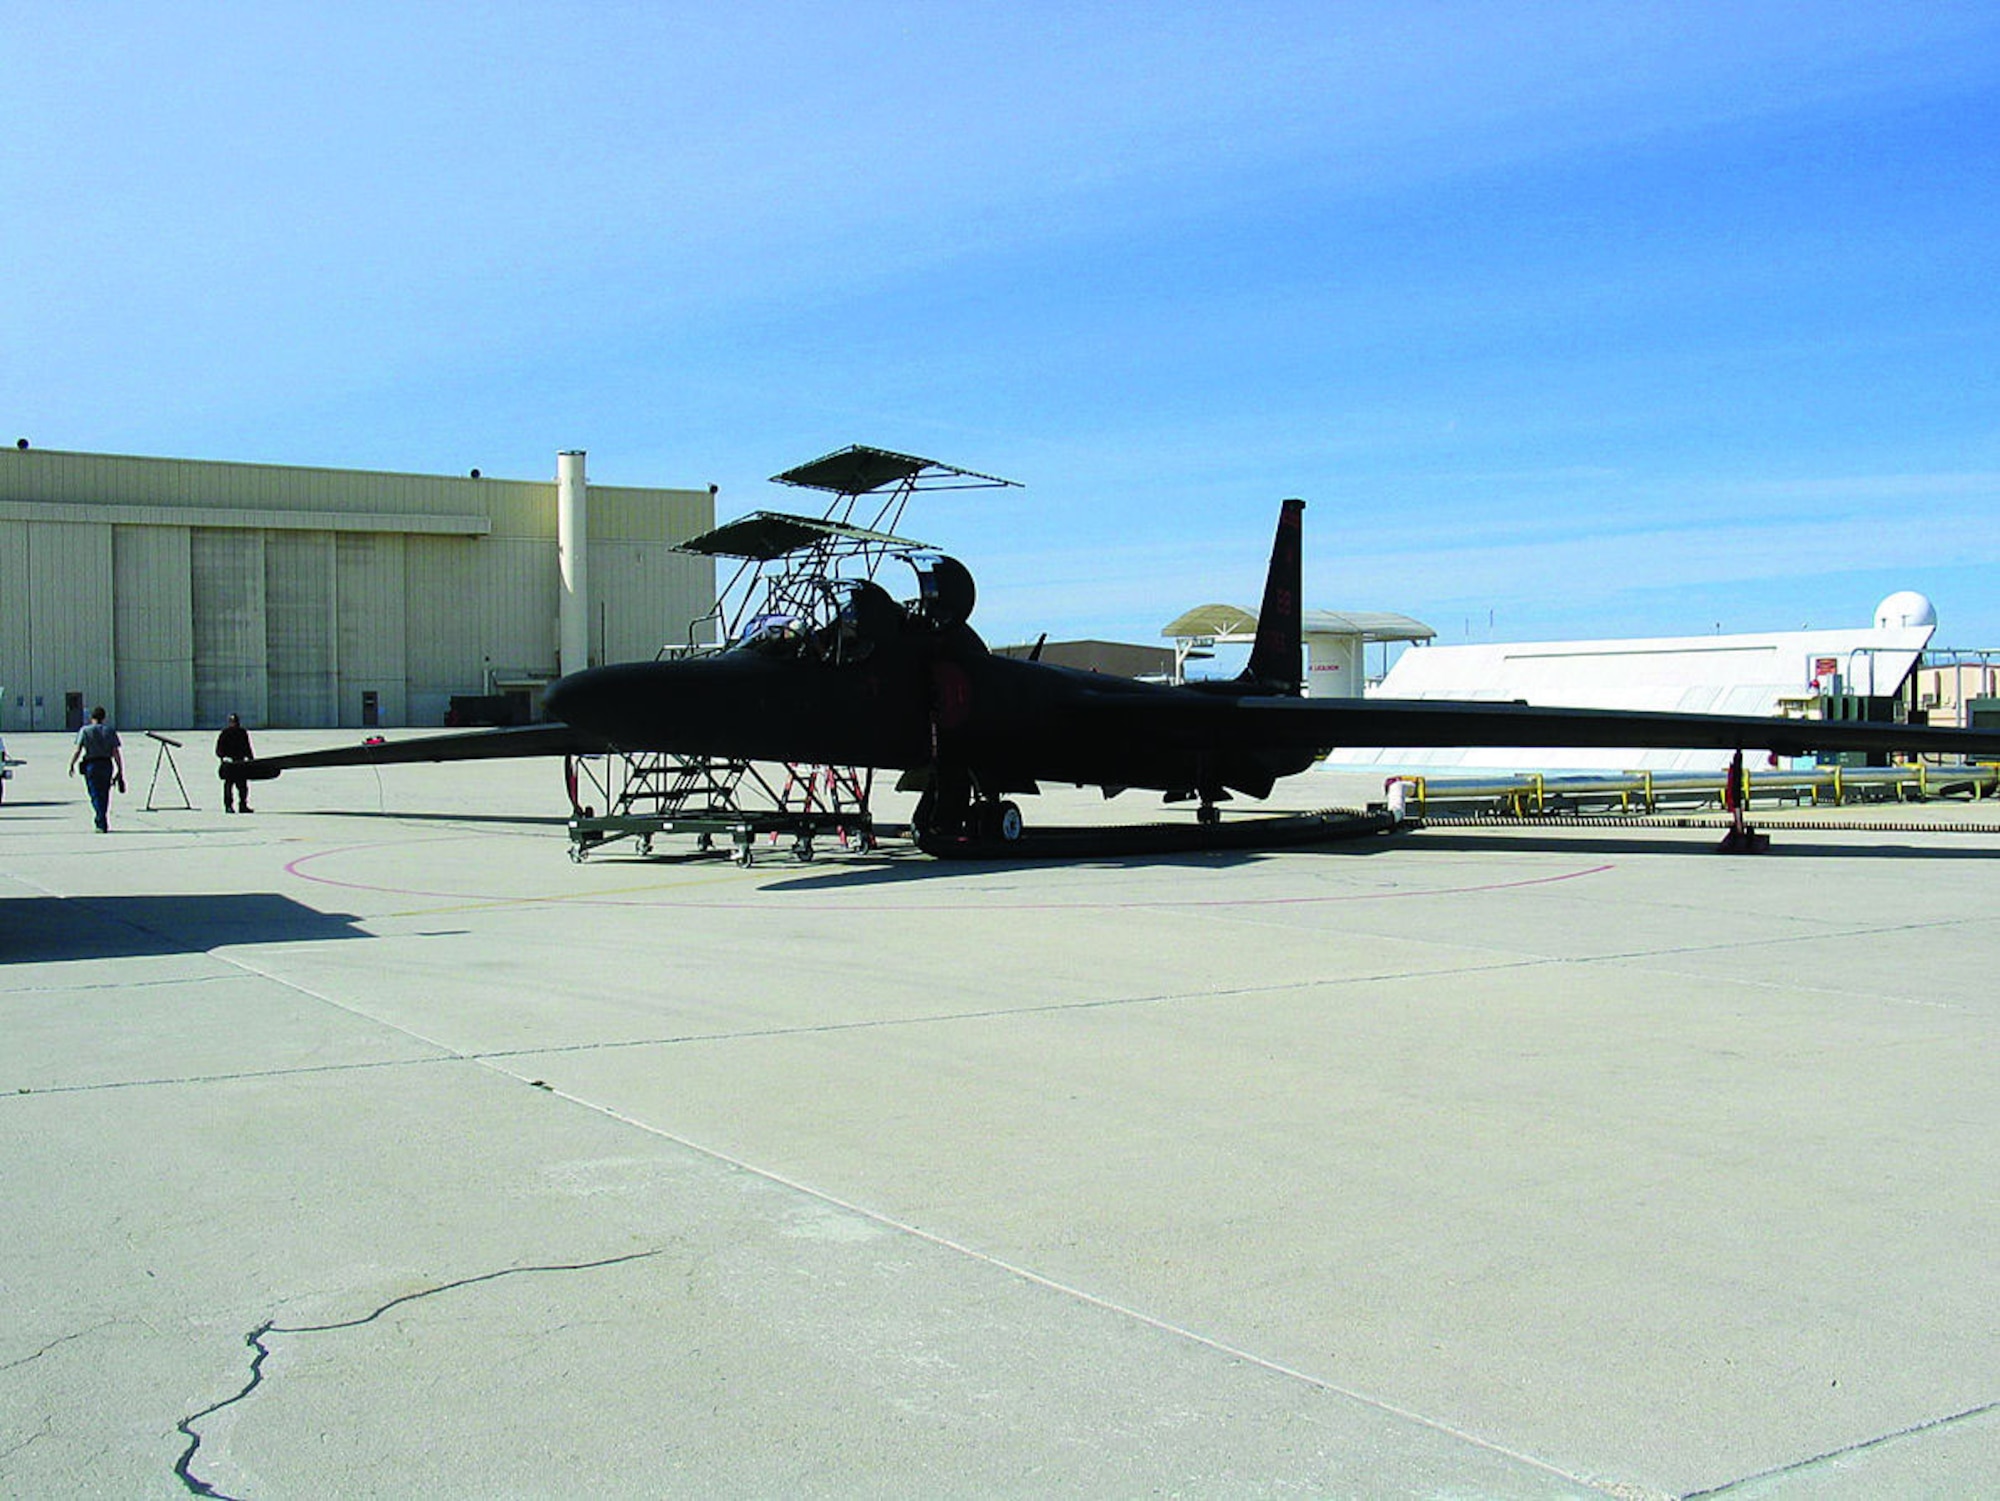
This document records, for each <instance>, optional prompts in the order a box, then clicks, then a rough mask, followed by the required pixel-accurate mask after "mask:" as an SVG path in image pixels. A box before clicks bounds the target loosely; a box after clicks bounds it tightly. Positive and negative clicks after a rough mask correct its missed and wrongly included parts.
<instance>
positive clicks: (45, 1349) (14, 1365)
mask: <svg viewBox="0 0 2000 1501" xmlns="http://www.w3.org/2000/svg"><path fill="white" fill-rule="evenodd" d="M117 1322H118V1320H117V1319H105V1320H104V1321H103V1322H101V1323H97V1324H92V1325H91V1326H90V1327H89V1328H88V1329H78V1330H76V1331H74V1332H73V1333H70V1334H65V1335H62V1336H61V1337H60V1338H57V1339H52V1340H50V1341H49V1342H48V1343H47V1344H46V1345H43V1346H42V1347H41V1349H39V1350H36V1351H35V1352H33V1353H32V1354H29V1355H23V1356H21V1357H20V1359H18V1360H10V1361H8V1362H7V1363H6V1364H5V1365H0V1371H12V1370H18V1369H19V1368H20V1367H22V1366H24V1365H28V1364H30V1363H32V1362H34V1361H37V1360H40V1359H41V1358H42V1357H43V1356H44V1355H46V1354H48V1353H49V1351H51V1350H54V1349H57V1348H59V1347H60V1346H63V1345H66V1344H68V1343H69V1342H70V1341H71V1340H73V1339H82V1338H83V1337H84V1336H85V1335H87V1334H95V1333H97V1331H98V1330H100V1329H109V1328H110V1327H111V1326H112V1325H113V1324H115V1323H117Z"/></svg>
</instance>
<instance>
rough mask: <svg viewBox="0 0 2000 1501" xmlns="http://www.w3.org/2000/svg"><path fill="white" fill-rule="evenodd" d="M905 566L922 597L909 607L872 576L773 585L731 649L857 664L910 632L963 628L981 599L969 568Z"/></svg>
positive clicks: (916, 561)
mask: <svg viewBox="0 0 2000 1501" xmlns="http://www.w3.org/2000/svg"><path fill="white" fill-rule="evenodd" d="M905 561H906V562H908V563H909V565H910V567H911V569H912V570H913V571H914V572H915V573H916V575H917V586H918V595H917V598H915V599H913V600H911V601H909V602H908V603H907V604H898V603H897V602H896V601H895V599H894V598H892V597H891V595H890V594H889V591H888V590H886V589H884V588H883V587H882V586H881V585H880V584H877V583H875V582H874V581H873V580H871V579H851V578H828V577H823V576H818V575H812V576H805V577H800V576H790V577H787V578H786V579H784V580H783V581H782V587H781V588H779V587H774V588H773V590H772V592H771V596H770V598H769V599H767V600H766V602H765V604H766V607H765V609H764V610H763V611H762V612H761V613H759V614H756V615H752V616H751V617H750V618H749V619H748V620H747V621H745V622H744V625H743V628H742V629H741V630H740V631H739V632H738V633H737V636H736V639H735V640H734V641H733V642H731V643H730V646H729V650H731V651H747V652H756V653H758V654H759V655H762V656H772V657H802V658H808V659H810V660H814V661H820V662H826V663H832V664H839V663H847V662H859V661H863V660H865V659H866V658H867V657H869V656H870V655H872V654H873V653H874V651H875V650H876V648H877V647H878V646H880V645H881V644H882V643H883V642H885V641H889V640H892V639H894V638H895V637H897V636H899V635H902V634H904V633H905V632H908V631H913V630H924V631H943V630H950V629H952V628H954V627H957V626H960V625H963V624H964V623H965V620H966V617H967V616H969V615H970V614H971V613H972V605H973V600H974V598H975V594H976V591H975V589H974V586H973V582H972V574H971V572H970V571H969V570H968V569H967V568H966V566H965V565H964V564H963V563H960V562H959V561H958V560H957V559H955V558H948V557H945V556H943V555H942V554H938V555H934V556H925V557H908V558H906V559H905Z"/></svg>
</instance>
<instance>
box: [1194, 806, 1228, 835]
mask: <svg viewBox="0 0 2000 1501" xmlns="http://www.w3.org/2000/svg"><path fill="white" fill-rule="evenodd" d="M1194 821H1195V822H1196V823H1198V824H1200V825H1201V826H1202V827H1203V828H1204V829H1212V828H1214V827H1215V826H1216V825H1217V824H1219V823H1221V822H1222V810H1221V809H1220V808H1218V807H1216V806H1215V804H1214V803H1203V804H1202V805H1201V806H1200V807H1199V808H1197V809H1195V810H1194Z"/></svg>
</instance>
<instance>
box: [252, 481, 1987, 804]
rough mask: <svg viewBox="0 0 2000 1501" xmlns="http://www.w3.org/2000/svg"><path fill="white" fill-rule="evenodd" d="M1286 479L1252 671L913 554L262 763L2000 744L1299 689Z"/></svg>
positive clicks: (1133, 758) (1294, 759)
mask: <svg viewBox="0 0 2000 1501" xmlns="http://www.w3.org/2000/svg"><path fill="white" fill-rule="evenodd" d="M1304 509H1305V503H1304V502H1303V501H1299V500H1287V501H1286V502H1285V503H1284V505H1283V507H1282V509H1281V511H1280V514H1279V519H1278V528H1277V535H1276V538H1275V540H1274V542H1273V545H1272V552H1271V563H1270V571H1269V576H1268V578H1267V580H1266V583H1265V589H1264V605H1263V609H1262V610H1261V611H1260V612H1259V614H1258V627H1257V638H1256V641H1255V643H1254V644H1253V646H1252V649H1251V653H1250V662H1249V666H1248V667H1247V668H1246V669H1245V671H1244V672H1243V674H1242V675H1241V676H1239V677H1237V678H1234V679H1231V680H1228V681H1215V682H1199V683H1189V684H1184V685H1174V686H1170V685H1166V684H1158V683H1145V682H1139V681H1136V680H1133V679H1129V678H1121V677H1118V676H1115V675H1112V674H1100V673H1091V672H1082V671H1078V670H1076V669H1073V668H1066V667H1058V666H1054V665H1051V664H1047V663H1042V662H1037V661H1033V660H1020V659H1016V658H1008V657H997V656H994V655H993V654H992V653H991V652H989V651H988V650H987V649H986V645H985V643H984V642H983V641H981V640H980V638H979V635H978V633H977V632H975V631H974V630H973V629H972V627H971V626H970V625H969V624H968V623H967V617H968V616H969V615H970V614H971V611H972V605H973V598H974V593H973V582H972V576H971V574H970V573H968V572H967V571H966V570H965V568H964V567H963V566H962V565H960V564H959V563H957V562H955V561H954V560H952V559H950V558H942V557H934V558H930V559H927V560H920V559H917V558H911V559H910V561H911V563H912V566H913V567H915V568H916V569H917V573H918V581H919V584H920V586H921V589H920V597H919V598H918V599H916V600H915V601H913V602H911V603H910V604H907V605H904V604H899V603H897V602H896V601H895V600H894V599H893V598H891V597H890V595H889V594H888V593H887V591H885V590H884V589H882V588H881V587H880V586H879V585H877V584H875V583H874V582H872V581H868V580H827V581H824V582H825V589H824V592H825V594H826V597H827V598H828V599H829V600H830V601H832V602H833V605H834V608H832V609H830V610H829V611H828V613H827V614H826V616H825V618H824V619H822V620H820V621H819V622H818V623H814V622H812V621H802V620H794V619H789V618H768V619H763V620H760V621H757V622H754V623H753V624H754V626H755V628H754V629H752V630H750V631H746V632H745V633H744V635H743V637H742V639H740V640H738V641H737V642H736V643H735V644H733V645H731V646H730V647H729V648H727V649H726V650H722V651H719V652H714V653H710V654H707V655H703V656H696V657H689V658H684V659H680V660H667V661H657V662H628V663H622V664H618V665H612V666H605V667H595V668H591V669H589V670H587V671H583V672H578V673H572V674H570V675H569V676H567V677H564V678H562V679H561V680H560V681H558V682H556V683H554V684H553V685H551V686H550V688H549V690H548V692H547V694H546V696H545V698H544V705H545V707H546V709H547V711H548V713H549V714H550V715H551V716H553V718H554V719H556V720H557V721H559V723H556V724H551V725H544V726H537V727H535V728H533V729H529V730H500V731H477V732H472V733H467V734H461V735H444V736H437V737H433V738H430V739H422V740H414V741H405V742H400V743H398V744H395V745H380V744H378V745H373V746H362V747H352V748H343V749H340V750H333V751H317V752H309V753H306V754H303V755H297V756H282V757H277V758H273V759H270V760H266V761H261V762H251V763H249V767H248V771H249V774H250V775H251V776H275V775H277V774H278V773H279V772H281V771H284V770H287V769H291V768H294V767H304V766H327V765H340V764H359V763H368V762H381V761H418V760H426V761H440V760H460V759H476V758H484V757H491V756H507V755H545V754H576V753H579V752H587V751H604V750H615V751H621V752H626V753H634V754H637V753H645V752H665V753H671V754H677V755H682V756H707V757H716V758H736V759H744V760H753V761H787V762H794V763H800V762H804V763H811V764H815V765H830V766H856V767H861V766H866V767H875V768H879V769H885V770H894V771H899V772H902V773H904V774H905V783H906V785H910V786H913V787H918V788H921V789H922V790H923V793H924V795H923V797H922V799H921V800H920V802H919V804H918V808H917V813H916V818H915V822H916V824H917V827H918V832H919V833H920V834H925V835H931V836H940V837H944V838H946V839H949V838H952V837H955V836H957V835H959V834H961V833H965V832H968V831H971V830H975V829H991V828H995V827H1014V828H1018V816H1016V817H1014V818H1013V819H1012V820H1011V823H1010V822H1009V821H1007V820H1002V819H999V818H997V817H996V816H995V815H996V811H997V810H999V809H1002V808H1006V807H1009V806H1010V805H1007V804H1004V803H1002V802H1001V801H1000V800H1001V799H1002V798H1003V797H1005V796H1006V795H1007V794H1010V793H1019V792H1032V791H1034V790H1036V789H1037V787H1038V785H1039V784H1040V783H1042V782H1063V783H1077V784H1080V785H1086V786H1099V787H1103V788H1104V789H1105V790H1106V791H1107V792H1110V791H1117V790H1121V789H1124V788H1128V787H1142V788H1150V789H1154V790H1158V791H1161V792H1164V793H1166V794H1167V795H1168V796H1169V797H1181V798H1189V799H1198V800H1199V802H1200V814H1201V817H1202V818H1203V819H1204V820H1205V821H1207V820H1212V819H1213V818H1215V817H1216V810H1215V804H1216V803H1218V802H1220V801H1222V800H1224V799H1226V798H1227V797H1228V796H1229V795H1230V794H1231V793H1232V792H1240V793H1245V794H1248V795H1250V796H1253V797H1263V796H1265V795H1267V794H1268V793H1269V792H1270V790H1271V788H1272V786H1273V784H1274V783H1275V782H1277V781H1278V780H1279V779H1281V778H1283V777H1287V776H1291V775H1294V774H1296V773H1298V772H1300V771H1303V770H1305V769H1306V768H1307V767H1308V766H1310V765H1311V764H1312V763H1313V761H1314V760H1315V759H1317V758H1318V757H1320V756H1322V755H1324V754H1326V753H1327V752H1328V751H1329V750H1332V749H1334V748H1336V747H1339V746H1377V745H1409V746H1451V745H1478V746H1488V745H1519V746H1536V745H1592V746H1607V747H1609V746H1633V745H1654V746H1663V747H1684V748H1690V749H1720V750H1735V751H1752V750H1758V751H1773V752H1777V753H1780V754H1785V755H1803V754H1806V753H1809V752H1812V751H1816V750H1834V751H1869V752H1888V751H1900V752H1906V753H1919V754H1932V755H1942V756H1951V757H1957V758H1962V759H1968V760H1969V759H1975V758H1982V757H1984V758H1993V757H2000V732H1996V731H1991V730H1950V729H1933V728H1930V727H1927V726H1911V725H1898V724H1869V723H1855V722H1845V721H1842V722H1829V721H1823V720H1804V719H1781V718H1766V717H1760V716H1741V715H1710V714H1676V713H1649V712H1643V711H1629V710H1604V709H1574V708H1543V707H1537V706H1534V705H1530V704H1524V703H1489V702H1453V701H1445V700H1433V699H1425V700H1404V701H1396V700H1382V699H1307V698H1303V697H1301V696H1300V664H1301V658H1302V651H1301V642H1300V608H1299V596H1300V589H1299V583H1300V578H1299V574H1300V538H1301V530H1302V516H1303V512H1304Z"/></svg>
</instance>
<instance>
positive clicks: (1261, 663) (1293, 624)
mask: <svg viewBox="0 0 2000 1501" xmlns="http://www.w3.org/2000/svg"><path fill="white" fill-rule="evenodd" d="M1305 509H1306V503H1305V502H1304V501H1303V500H1287V501H1286V502H1285V504H1284V507H1283V509H1282V510H1280V511H1279V513H1278V535H1277V536H1276V537H1275V538H1274V539H1273V540H1272V542H1271V571H1270V573H1269V574H1268V575H1266V577H1265V579H1264V603H1263V606H1262V607H1261V608H1260V609H1259V610H1258V611H1257V639H1256V641H1255V642H1254V643H1253V644H1252V646H1251V648H1250V665H1249V666H1248V667H1246V668H1245V669H1244V670H1243V678H1242V681H1244V682H1246V683H1254V684H1256V685H1257V686H1259V687H1260V688H1262V689H1263V690H1264V691H1265V692H1267V693H1289V694H1292V695H1294V696H1296V695H1297V694H1299V693H1301V692H1303V691H1304V687H1305V684H1304V677H1303V671H1302V667H1301V659H1302V654H1303V650H1304V647H1303V642H1302V640H1301V633H1300V628H1299V608H1300V607H1299V570H1300V564H1299V553H1300V549H1301V537H1302V535H1303V532H1304V529H1305V527H1304V514H1305Z"/></svg>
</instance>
